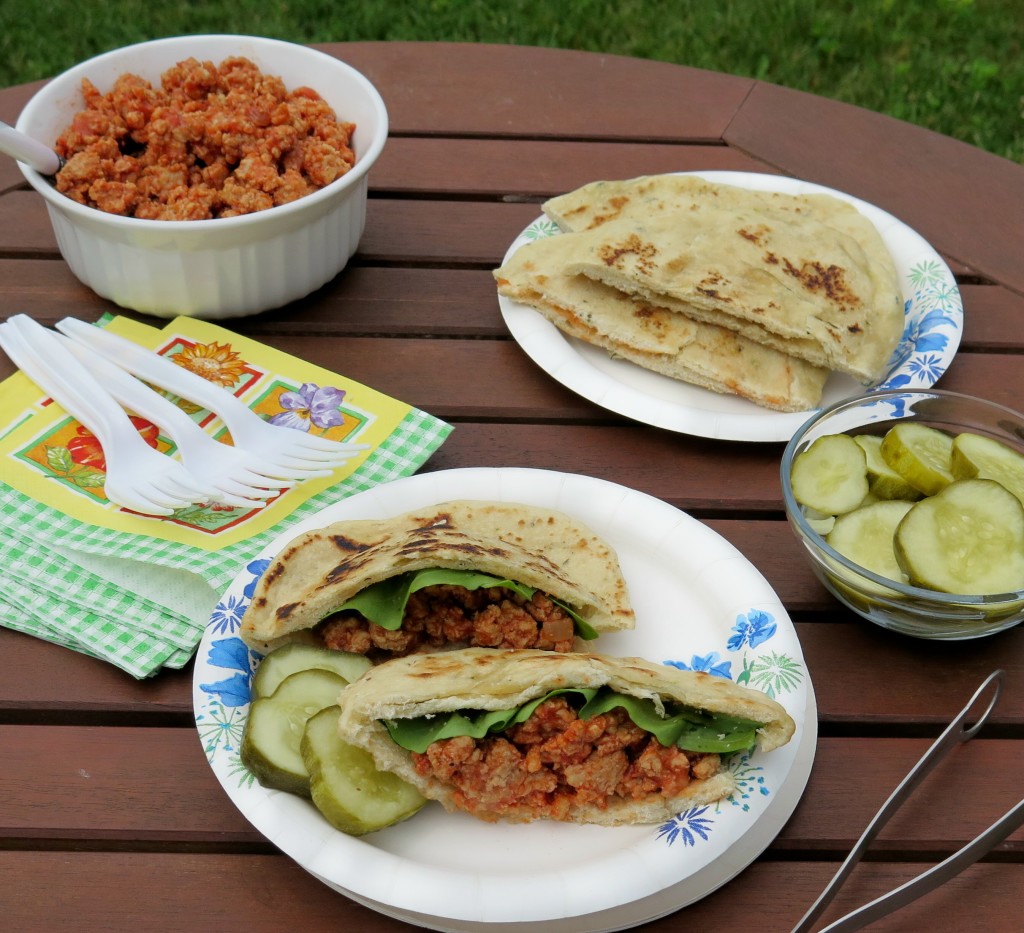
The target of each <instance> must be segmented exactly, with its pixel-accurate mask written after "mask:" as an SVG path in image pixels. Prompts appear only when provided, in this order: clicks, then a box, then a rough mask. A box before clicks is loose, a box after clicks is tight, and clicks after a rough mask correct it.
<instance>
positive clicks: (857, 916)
mask: <svg viewBox="0 0 1024 933" xmlns="http://www.w3.org/2000/svg"><path fill="white" fill-rule="evenodd" d="M1021 826H1024V800H1021V801H1020V803H1018V804H1017V806H1015V807H1013V808H1012V809H1011V810H1010V811H1009V812H1007V813H1006V814H1004V815H1003V816H1002V817H1001V818H1000V819H998V820H996V822H994V823H993V824H992V825H991V826H990V827H989V828H988V829H986V830H985V832H983V833H982V834H981V835H980V836H978V837H977V838H975V839H974V840H972V841H971V842H969V843H968V844H967V845H965V846H964V847H963V848H962V849H960V850H958V851H957V852H954V853H953V854H952V855H951V856H949V858H947V859H946V860H945V861H943V862H939V864H938V865H935V866H933V867H932V868H929V869H928V871H925V872H922V873H921V874H920V875H918V876H917V877H916V878H911V879H910V881H907V882H906V883H904V884H901V885H900V886H899V887H898V888H893V890H891V891H890V892H889V893H888V894H883V895H882V896H881V897H878V898H875V900H873V901H871V902H870V903H868V904H865V905H864V906H863V907H859V908H857V910H854V911H851V912H850V913H848V914H847V915H846V916H845V917H841V918H840V919H839V920H836V921H835V923H830V924H829V925H828V926H827V927H824V928H823V929H822V930H821V933H852V931H853V930H859V929H861V927H864V926H867V924H869V923H873V922H874V921H875V920H878V919H880V918H882V917H884V916H885V915H886V914H889V913H892V912H893V911H895V910H899V909H900V908H901V907H906V905H907V904H909V903H911V902H912V901H916V900H917V899H918V898H919V897H923V896H924V895H925V894H927V893H928V892H929V891H934V890H935V889H936V888H938V887H941V886H942V885H943V884H945V883H946V882H947V881H949V879H950V878H953V877H955V876H956V875H958V874H960V872H962V871H963V870H964V869H965V868H967V867H969V866H971V865H973V864H974V863H975V862H976V861H978V859H980V858H981V857H982V856H983V855H985V854H986V853H987V852H989V851H990V850H991V849H993V848H994V847H995V846H997V845H998V844H999V843H1000V842H1002V841H1003V840H1004V839H1005V838H1006V837H1007V836H1009V835H1010V833H1012V832H1014V830H1016V829H1019V828H1020V827H1021Z"/></svg>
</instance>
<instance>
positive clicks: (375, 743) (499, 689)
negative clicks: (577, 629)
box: [338, 648, 795, 825]
mask: <svg viewBox="0 0 1024 933" xmlns="http://www.w3.org/2000/svg"><path fill="white" fill-rule="evenodd" d="M339 705H340V706H341V715H340V717H339V722H338V733H339V735H340V736H341V738H342V739H343V740H344V741H346V742H348V743H350V744H352V745H356V746H358V747H359V748H362V749H365V750H366V751H367V752H369V753H370V755H372V756H373V759H374V762H375V764H376V766H377V767H378V769H380V770H382V771H387V772H391V773H394V774H396V775H398V776H399V777H400V778H402V779H403V780H405V781H407V782H409V783H410V784H412V785H414V786H415V787H416V788H417V789H418V790H419V791H420V792H421V793H422V794H423V795H424V796H425V797H427V798H428V799H431V800H437V801H440V802H441V803H442V804H443V805H444V806H445V808H446V809H448V810H452V811H454V810H462V811H466V812H469V813H471V814H472V815H474V816H476V817H478V818H480V819H483V820H488V821H494V820H507V821H512V822H525V821H531V820H536V819H555V820H563V821H568V822H576V823H600V824H604V825H619V824H626V823H657V822H661V821H663V820H667V819H670V818H671V817H672V816H673V815H675V814H676V813H679V812H681V811H682V810H685V809H687V808H689V807H692V806H697V805H701V804H707V803H710V802H712V801H715V800H719V799H721V798H723V797H726V796H728V795H729V794H730V793H731V792H732V791H733V790H734V788H735V780H734V778H733V775H732V773H731V771H730V770H729V768H728V767H727V766H724V765H723V762H722V759H723V756H725V755H728V754H731V753H732V752H735V751H739V750H745V749H750V748H751V747H754V746H756V747H757V748H759V749H760V750H761V751H764V752H767V751H771V750H772V749H776V748H779V747H780V746H782V745H785V744H786V743H787V742H788V741H789V740H790V738H791V737H792V735H793V733H794V731H795V724H794V722H793V720H792V718H791V717H790V716H789V715H788V714H787V713H786V711H785V709H784V708H783V707H782V706H781V705H780V704H779V703H777V702H776V701H775V700H772V699H771V698H769V697H767V696H766V695H765V694H763V693H761V692H760V691H757V690H752V689H749V688H746V687H741V686H738V685H737V684H734V683H733V682H732V681H730V680H727V679H725V678H722V677H714V676H712V675H710V674H704V673H698V672H694V671H683V670H678V669H677V668H674V667H670V666H667V665H660V664H653V663H651V662H649V661H644V660H641V659H638V658H612V657H607V656H602V655H597V654H557V653H554V652H547V651H486V650H482V649H473V648H467V649H463V650H460V651H452V652H446V653H442V654H433V655H416V656H410V657H407V658H399V659H397V660H393V661H389V662H387V663H386V664H383V665H380V666H378V667H375V668H373V669H371V670H370V671H368V672H367V673H366V674H364V675H363V676H362V677H361V678H360V679H359V680H358V681H355V682H354V683H352V684H350V685H349V686H347V687H345V688H344V690H343V691H342V693H341V697H340V700H339Z"/></svg>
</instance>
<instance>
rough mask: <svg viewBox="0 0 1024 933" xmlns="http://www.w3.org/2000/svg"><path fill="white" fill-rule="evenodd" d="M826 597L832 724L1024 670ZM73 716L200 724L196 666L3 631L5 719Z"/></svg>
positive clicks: (931, 718)
mask: <svg viewBox="0 0 1024 933" xmlns="http://www.w3.org/2000/svg"><path fill="white" fill-rule="evenodd" d="M710 524H711V525H712V527H713V528H715V530H717V531H719V532H721V533H722V534H723V535H725V536H726V537H728V538H730V540H732V541H733V543H735V544H737V545H738V546H741V547H742V548H743V549H744V553H747V550H746V549H747V548H748V547H749V548H750V550H751V551H752V552H754V551H756V548H757V545H758V543H759V542H760V544H761V545H763V546H764V547H765V549H766V550H767V549H768V548H770V545H771V544H772V543H774V541H773V539H772V538H768V540H767V542H766V541H765V540H764V538H763V537H762V536H759V535H758V534H757V532H756V531H755V532H749V531H748V532H743V533H739V532H740V531H741V529H742V527H743V526H741V525H740V523H736V522H712V523H710ZM757 527H758V526H757V525H755V526H754V528H755V529H756V528H757ZM755 563H758V561H757V560H756V559H755ZM760 563H761V565H762V566H761V568H760V569H762V571H763V572H764V573H765V574H766V575H767V576H768V579H769V582H770V583H771V584H772V586H773V587H775V588H776V589H777V591H778V592H779V593H780V596H781V597H782V598H783V599H786V600H787V602H788V600H789V596H788V593H787V587H786V580H785V578H784V577H780V576H779V575H778V574H776V573H775V572H774V566H773V564H772V561H771V560H770V559H768V558H765V559H764V560H762V561H760ZM811 583H812V581H810V580H809V581H808V585H809V586H810V585H811ZM822 602H823V603H824V606H825V608H817V609H813V610H804V611H801V612H800V613H799V614H798V615H797V616H796V619H795V622H796V631H797V634H798V637H799V638H800V643H801V646H802V648H803V653H804V658H805V660H806V662H807V667H808V670H809V672H810V676H811V679H812V681H813V683H814V688H815V694H816V697H817V705H818V715H819V717H820V719H821V721H822V722H823V723H827V724H829V727H830V728H832V727H842V728H844V729H853V730H855V731H856V730H857V729H860V730H862V731H863V730H864V729H865V728H872V729H886V728H890V727H896V726H898V725H900V724H903V725H904V726H905V725H906V724H907V723H913V724H915V725H916V727H917V728H916V731H917V732H918V733H920V734H928V735H932V736H934V735H937V734H938V733H939V732H940V731H941V729H942V728H943V727H944V726H945V725H946V723H948V722H949V721H950V720H951V719H952V718H953V716H955V715H956V713H957V712H959V710H960V709H961V708H962V707H963V705H964V704H965V703H966V702H967V700H968V699H969V698H970V697H971V696H972V695H973V693H974V691H975V689H977V687H978V685H979V684H980V683H981V682H982V681H983V680H984V679H985V677H987V676H988V674H990V673H991V672H992V671H994V670H996V669H1000V668H1001V669H1003V670H1005V671H1006V676H1007V679H1008V683H1016V682H1017V681H1018V680H1019V678H1020V677H1022V676H1024V627H1020V626H1018V627H1017V628H1015V629H1012V630H1010V631H1008V632H1004V633H1002V634H1000V635H998V636H995V637H993V638H984V639H979V640H977V641H967V642H936V641H922V640H919V639H912V638H906V637H903V636H899V635H894V634H893V633H891V632H886V631H885V630H883V629H881V628H878V627H877V626H874V625H871V624H870V623H868V622H865V621H864V620H862V619H860V618H859V617H857V616H855V615H853V614H852V613H850V612H848V611H846V610H844V609H842V608H841V607H839V606H838V605H837V604H836V603H835V601H834V600H830V601H825V599H824V598H823V600H822ZM936 668H941V669H943V670H945V671H946V674H945V675H944V677H943V678H942V680H941V681H937V680H936V678H935V677H934V675H933V673H932V672H933V670H934V669H936ZM55 683H60V684H61V685H62V689H61V690H60V691H59V692H55V691H54V690H53V684H55ZM69 717H70V718H71V720H72V721H84V722H87V723H94V724H103V723H108V722H114V721H116V722H121V723H123V722H125V721H128V722H131V723H134V724H138V725H142V724H145V723H152V724H154V725H159V724H160V723H164V722H173V723H174V724H177V725H184V726H186V727H187V726H189V724H190V723H191V721H192V677H191V672H190V670H185V671H165V672H163V673H161V674H160V676H159V677H154V678H151V679H147V680H142V681H137V680H133V679H132V678H131V677H129V676H128V675H127V674H124V673H122V672H121V671H118V670H117V669H116V668H114V667H112V666H110V665H108V664H105V663H103V662H101V661H97V660H95V659H93V658H89V657H86V656H85V655H81V654H76V653H75V652H72V651H65V650H63V649H57V648H54V647H53V646H52V645H47V644H46V643H44V642H40V641H38V640H36V639H34V638H31V637H29V636H27V635H23V634H21V633H18V632H13V631H9V630H7V629H0V722H2V721H12V720H13V721H16V722H31V723H36V724H46V723H50V722H55V721H56V722H62V723H63V722H67V721H68V719H69ZM992 723H993V724H994V725H995V724H998V727H999V728H1000V729H1001V730H1002V733H1001V734H1011V733H1012V734H1016V735H1018V736H1019V735H1020V732H1021V729H1024V695H1021V693H1020V692H1019V691H1016V692H1015V691H1013V690H1010V689H1007V690H1006V691H1004V694H1003V696H1002V698H1001V699H1000V702H999V705H998V707H997V708H996V710H995V711H994V712H993V714H992Z"/></svg>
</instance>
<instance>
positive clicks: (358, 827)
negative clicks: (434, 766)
mask: <svg viewBox="0 0 1024 933" xmlns="http://www.w3.org/2000/svg"><path fill="white" fill-rule="evenodd" d="M370 666H371V664H370V662H369V661H368V660H367V659H366V658H365V657H363V656H361V655H355V654H349V653H347V652H342V651H331V650H329V649H326V648H319V647H316V646H314V645H305V644H298V643H296V644H290V645H284V646H283V647H281V648H278V649H276V650H274V651H272V652H270V653H269V654H268V655H267V656H266V657H265V658H264V659H263V661H262V662H261V663H260V666H259V668H258V669H257V671H256V675H255V677H254V678H253V699H252V702H251V704H250V706H249V716H248V719H247V720H246V723H245V730H244V732H243V734H242V743H241V746H240V748H239V757H240V758H241V761H242V763H243V764H244V765H245V766H246V767H247V768H248V769H249V770H250V771H251V772H252V773H253V775H254V776H255V778H256V780H257V781H259V782H260V784H262V785H263V786H264V787H272V788H274V789H276V790H282V791H286V792H287V793H291V794H297V795H298V796H301V797H307V798H309V799H311V800H312V801H313V803H314V805H315V806H316V807H317V809H318V810H319V811H320V812H321V813H322V814H323V816H324V818H325V819H326V820H327V821H328V822H329V823H330V824H331V825H332V826H334V827H335V828H336V829H340V830H341V831H342V832H345V833H349V834H350V835H362V834H363V833H369V832H374V831H375V830H378V829H383V828H384V827H386V826H391V825H392V824H393V823H397V822H399V821H400V820H404V819H406V818H407V817H410V816H412V815H413V814H414V813H416V812H417V811H418V810H419V809H420V808H421V807H422V806H423V805H424V804H425V803H426V800H425V799H424V798H423V797H422V796H421V794H420V793H419V791H417V790H416V789H415V788H414V787H412V786H411V785H409V784H407V783H406V782H405V781H402V780H401V779H400V778H397V777H395V775H393V774H387V773H384V772H380V771H378V770H377V769H376V767H374V764H373V760H372V758H371V757H370V756H369V755H368V754H367V753H366V752H364V751H362V750H361V749H357V748H353V747H352V746H351V745H348V744H347V743H345V742H343V741H342V740H341V738H340V737H339V736H338V734H337V728H336V726H337V721H338V715H339V713H340V710H339V707H338V705H337V704H338V699H339V696H340V694H341V691H342V690H343V689H344V687H345V686H346V685H347V684H349V683H351V681H353V680H356V679H357V678H358V677H360V676H361V675H362V674H363V673H364V672H365V671H366V670H368V669H369V668H370Z"/></svg>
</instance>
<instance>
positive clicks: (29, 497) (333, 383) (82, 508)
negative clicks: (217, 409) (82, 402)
mask: <svg viewBox="0 0 1024 933" xmlns="http://www.w3.org/2000/svg"><path fill="white" fill-rule="evenodd" d="M99 323H100V324H101V325H102V326H105V327H108V328H110V329H111V330H112V331H114V332H116V333H118V334H120V335H121V336H124V337H127V338H129V339H131V340H133V341H135V342H136V343H139V344H141V345H142V346H145V347H147V348H148V349H151V350H155V351H157V352H159V353H161V354H163V355H164V356H168V357H172V358H174V359H175V361H176V362H177V363H178V364H179V365H182V366H184V367H185V368H187V369H190V370H192V371H193V372H196V373H198V374H199V375H201V376H203V377H205V378H207V379H209V380H211V381H213V382H215V383H217V384H218V385H221V386H223V387H225V388H227V389H228V390H229V391H232V392H234V394H235V395H237V396H238V397H239V398H240V399H242V400H243V401H245V402H246V403H247V404H248V405H249V407H250V408H251V409H252V410H253V411H255V412H257V413H259V414H260V415H262V416H263V417H265V418H267V419H268V420H272V421H275V422H277V423H280V424H283V425H286V426H289V427H291V428H298V429H300V430H310V431H313V432H315V433H318V434H323V435H324V436H326V437H330V438H333V439H336V440H350V441H355V442H358V443H362V444H365V445H367V449H366V450H364V451H361V452H359V453H357V454H356V455H355V456H354V457H353V458H352V460H350V461H349V462H348V463H347V464H345V466H344V467H341V468H339V469H338V470H335V471H334V472H333V474H332V475H331V476H330V477H326V478H320V479H310V480H306V481H305V482H302V483H300V484H298V485H297V486H295V487H293V488H291V489H287V490H283V491H282V492H281V494H280V495H278V496H277V497H276V498H274V499H272V500H270V502H269V503H268V504H267V505H266V506H264V507H263V508H261V509H243V508H237V507H229V506H223V505H218V504H217V503H213V502H209V503H199V504H196V505H192V506H189V507H187V508H184V509H179V510H178V511H176V512H175V513H174V514H173V515H170V516H167V517H153V516H144V515H139V514H137V513H134V512H131V511H129V510H126V509H123V508H120V507H118V506H116V505H114V504H112V503H111V502H109V501H108V500H107V498H106V497H105V495H104V493H103V479H104V466H105V464H104V460H103V450H102V448H101V447H100V445H99V443H98V442H97V441H96V438H95V437H93V435H92V434H91V433H90V432H88V431H87V430H86V429H85V428H83V427H82V426H81V425H79V424H78V422H77V421H75V420H74V419H73V418H71V417H70V416H68V415H67V414H66V413H65V412H64V411H63V410H62V409H61V408H60V406H59V405H57V404H56V403H54V402H53V401H52V400H50V399H49V398H47V397H46V396H45V394H44V393H43V392H42V390H40V389H39V388H38V387H37V386H36V385H35V383H33V382H32V381H31V380H29V379H28V378H27V377H26V376H25V375H24V374H22V373H20V372H18V373H15V374H14V376H12V377H11V378H9V379H7V380H5V381H4V382H2V383H0V413H2V415H0V418H3V419H4V420H5V423H3V424H0V520H2V525H0V555H2V557H3V560H2V561H0V584H2V585H0V625H4V626H7V627H9V628H14V629H18V630H19V631H23V632H27V633H29V634H32V635H36V636H38V637H40V638H45V639H47V640H48V641H53V642H55V643H57V644H62V645H65V646H67V647H69V648H72V649H74V650H76V651H81V652H83V653H85V654H90V655H93V656H95V657H99V658H103V659H105V660H107V661H110V662H111V663H113V664H116V665H117V666H118V667H120V668H122V669H123V670H125V671H128V672H129V673H130V674H132V675H133V676H135V677H147V676H149V675H151V674H153V673H155V672H156V671H158V670H160V668H161V667H181V666H182V665H184V664H185V663H187V662H188V660H189V658H190V657H191V656H192V653H193V651H194V650H195V647H196V645H197V644H198V642H199V639H200V637H201V636H202V632H203V628H204V627H205V625H206V622H207V621H208V620H209V618H210V616H211V613H212V612H213V610H214V608H215V607H216V606H217V601H218V596H219V594H220V593H221V592H222V591H223V590H224V589H225V588H226V587H227V586H228V584H229V583H230V582H231V581H232V580H233V579H234V577H235V575H236V574H237V573H238V572H239V571H240V570H241V569H242V568H243V567H244V566H245V564H246V563H247V562H248V561H250V560H252V559H253V557H254V556H255V555H256V554H258V553H259V552H260V551H261V550H262V549H263V548H264V546H265V545H267V544H268V543H270V542H272V541H275V540H276V539H278V538H279V537H281V536H282V535H283V533H284V532H286V531H287V530H288V529H289V528H290V527H292V526H294V525H296V524H298V523H299V522H301V521H303V520H305V519H306V518H308V517H310V516H312V515H315V514H316V513H317V512H318V511H320V510H321V509H323V508H324V507H325V506H327V505H330V504H331V503H333V502H337V501H338V500H340V499H342V498H344V497H346V496H349V495H352V494H353V493H355V492H359V491H362V490H364V489H369V488H370V487H372V486H375V485H378V484H380V483H386V482H389V481H390V480H393V479H397V478H399V477H402V476H407V475H409V474H411V473H414V472H415V471H416V470H417V469H418V468H419V467H420V466H421V465H422V464H423V463H424V462H425V461H426V460H427V458H429V457H430V455H431V454H432V453H433V452H434V451H435V450H436V449H437V448H438V447H439V446H440V445H441V444H442V443H443V442H444V440H445V438H446V437H447V436H448V434H449V433H450V432H451V430H452V429H451V426H450V425H448V424H446V423H445V422H443V421H441V420H439V419H437V418H435V417H433V416H432V415H429V414H427V413H426V412H423V411H420V410H418V409H416V408H414V407H412V406H410V405H408V404H406V403H404V402H401V401H398V400H396V399H393V398H390V397H388V396H387V395H384V394H383V393H380V392H377V391H376V390H374V389H371V388H369V387H367V386H364V385H361V384H359V383H357V382H354V381H353V380H350V379H348V378H346V377H345V376H343V375H340V374H338V373H332V372H329V371H328V370H324V369H321V368H320V367H317V366H314V365H312V364H310V363H307V362H305V361H303V360H299V359H296V358H295V357H292V356H289V355H288V354H285V353H281V352H280V351H277V350H275V349H273V348H271V347H268V346H266V345H264V344H261V343H258V342H256V341H253V340H250V339H248V338H246V337H243V336H241V335H239V334H235V333H232V332H231V331H228V330H225V329H224V328H222V327H219V326H217V325H214V324H210V323H208V322H205V321H199V320H195V319H192V318H177V319H175V320H173V321H171V322H170V323H168V324H167V325H166V326H165V327H164V328H162V329H158V328H153V327H149V326H147V325H144V324H140V323H138V322H135V321H132V320H130V319H128V318H123V317H113V316H107V317H105V318H104V319H103V320H102V321H100V322H99ZM172 400H173V401H175V402H176V403H177V404H178V405H179V406H180V407H182V408H183V409H184V410H185V411H186V412H188V413H189V414H190V415H191V416H192V417H193V418H194V419H195V420H196V421H197V423H199V424H200V425H201V426H202V427H203V428H204V429H205V430H207V431H208V432H209V433H211V434H212V435H214V436H218V435H219V434H221V433H223V432H224V431H225V429H224V426H223V425H222V424H221V423H220V421H219V419H218V418H217V416H216V415H214V414H212V413H211V412H208V411H206V410H203V409H199V408H198V407H197V406H195V405H193V404H191V403H189V402H187V401H185V400H183V399H178V398H176V397H172ZM136 427H137V428H138V429H139V432H140V434H141V435H142V436H143V438H145V439H146V440H147V441H149V443H150V444H151V445H152V446H154V447H156V448H157V449H159V450H161V451H164V452H166V453H168V454H169V455H173V454H174V447H173V444H172V443H171V442H170V441H169V440H167V439H166V438H164V437H162V436H161V435H160V433H159V430H158V429H157V428H156V427H155V426H153V425H151V424H150V423H149V422H146V421H144V420H142V419H136Z"/></svg>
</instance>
